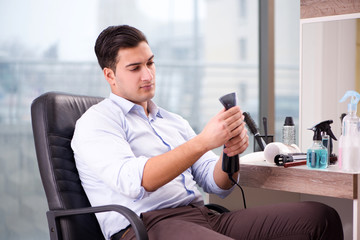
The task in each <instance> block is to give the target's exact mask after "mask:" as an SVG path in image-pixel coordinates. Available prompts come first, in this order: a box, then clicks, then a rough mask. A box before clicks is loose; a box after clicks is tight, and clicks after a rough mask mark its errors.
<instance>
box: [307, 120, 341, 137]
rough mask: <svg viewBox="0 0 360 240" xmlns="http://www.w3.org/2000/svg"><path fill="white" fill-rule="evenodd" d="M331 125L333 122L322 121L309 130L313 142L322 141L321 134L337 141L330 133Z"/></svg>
mask: <svg viewBox="0 0 360 240" xmlns="http://www.w3.org/2000/svg"><path fill="white" fill-rule="evenodd" d="M332 123H333V120H326V121H322V122H320V123H318V124H316V125H315V126H313V127H311V128H309V130H312V131H314V137H313V140H322V134H324V133H325V134H327V135H329V136H330V137H331V138H332V139H334V140H337V139H336V137H335V135H334V133H333V132H332V131H331V126H330V124H332Z"/></svg>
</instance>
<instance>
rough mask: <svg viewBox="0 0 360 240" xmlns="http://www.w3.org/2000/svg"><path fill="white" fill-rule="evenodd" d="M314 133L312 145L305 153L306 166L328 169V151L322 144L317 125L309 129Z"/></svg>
mask: <svg viewBox="0 0 360 240" xmlns="http://www.w3.org/2000/svg"><path fill="white" fill-rule="evenodd" d="M310 130H313V131H314V137H313V144H312V146H311V147H310V148H309V149H308V150H307V153H306V165H307V166H308V167H309V168H318V169H323V168H327V167H328V151H327V148H326V147H324V145H323V144H322V137H321V129H320V128H319V127H318V125H315V126H314V127H312V128H310Z"/></svg>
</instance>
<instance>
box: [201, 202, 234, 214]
mask: <svg viewBox="0 0 360 240" xmlns="http://www.w3.org/2000/svg"><path fill="white" fill-rule="evenodd" d="M205 207H207V208H208V209H210V210H213V211H215V212H218V213H226V212H230V211H229V209H227V208H226V207H223V206H221V205H218V204H215V203H208V204H206V205H205Z"/></svg>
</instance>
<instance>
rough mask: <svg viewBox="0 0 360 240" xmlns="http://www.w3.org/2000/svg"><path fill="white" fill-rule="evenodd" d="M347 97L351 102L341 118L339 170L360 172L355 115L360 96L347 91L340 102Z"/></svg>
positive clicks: (356, 117)
mask: <svg viewBox="0 0 360 240" xmlns="http://www.w3.org/2000/svg"><path fill="white" fill-rule="evenodd" d="M349 97H350V98H351V101H350V103H349V104H348V112H347V114H346V116H345V117H344V118H343V123H342V135H341V142H340V143H339V150H340V151H341V153H340V155H341V166H342V168H341V169H342V170H344V171H360V159H359V157H360V145H359V144H360V132H359V126H360V125H359V124H360V121H359V117H358V116H357V115H356V111H357V104H358V102H359V100H360V94H359V93H357V92H355V91H347V92H346V93H345V95H344V96H343V97H342V98H341V99H340V102H344V101H345V100H346V99H347V98H349Z"/></svg>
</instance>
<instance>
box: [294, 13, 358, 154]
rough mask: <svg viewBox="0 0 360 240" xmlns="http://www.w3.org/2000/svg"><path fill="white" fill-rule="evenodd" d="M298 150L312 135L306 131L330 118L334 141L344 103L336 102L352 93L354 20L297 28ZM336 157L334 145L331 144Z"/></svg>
mask: <svg viewBox="0 0 360 240" xmlns="http://www.w3.org/2000/svg"><path fill="white" fill-rule="evenodd" d="M301 30H302V32H301V68H300V69H301V82H300V129H301V130H300V131H299V132H300V147H301V149H302V150H304V151H305V150H306V149H307V148H308V147H309V146H310V145H311V142H312V132H311V131H308V130H306V129H308V128H310V127H312V126H313V125H315V124H316V123H318V122H320V121H324V120H328V119H331V120H333V121H334V123H333V124H332V130H333V132H334V133H335V136H336V137H337V138H339V137H340V135H341V120H340V115H341V114H342V113H344V112H346V111H347V103H339V100H340V98H341V97H342V96H343V95H344V94H345V92H346V91H347V90H356V68H359V67H356V56H357V45H356V42H357V34H358V31H359V30H358V20H357V19H343V20H331V21H316V22H310V23H309V22H306V23H303V24H302V25H301ZM334 152H335V153H336V154H337V142H335V143H334Z"/></svg>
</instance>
